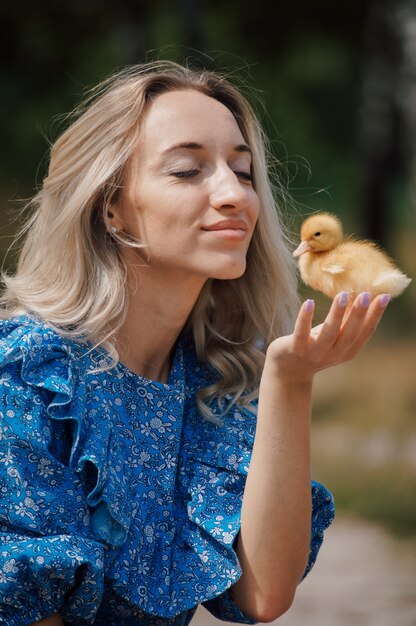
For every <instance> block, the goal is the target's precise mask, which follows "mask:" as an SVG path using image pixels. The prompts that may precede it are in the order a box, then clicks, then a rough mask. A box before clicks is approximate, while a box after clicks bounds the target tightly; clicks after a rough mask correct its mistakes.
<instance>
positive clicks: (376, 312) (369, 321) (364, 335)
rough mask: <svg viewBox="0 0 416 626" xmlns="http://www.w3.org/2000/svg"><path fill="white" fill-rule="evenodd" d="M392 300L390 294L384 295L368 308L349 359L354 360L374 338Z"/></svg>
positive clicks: (352, 345)
mask: <svg viewBox="0 0 416 626" xmlns="http://www.w3.org/2000/svg"><path fill="white" fill-rule="evenodd" d="M390 299H391V297H390V295H389V294H382V295H380V296H376V297H375V298H374V300H373V301H372V302H371V304H370V305H369V306H368V310H367V313H366V315H365V317H364V320H363V322H362V325H361V328H360V329H359V331H358V333H357V334H356V338H355V340H354V341H353V342H352V344H351V346H350V349H349V352H348V354H347V358H349V359H351V358H353V357H354V356H355V355H356V354H357V353H358V352H359V351H360V350H361V349H362V348H363V347H364V346H365V344H366V343H367V342H368V341H369V339H370V338H371V337H372V336H373V334H374V331H375V330H376V328H377V326H378V325H379V323H380V321H381V318H382V317H383V314H384V311H385V310H386V308H387V305H388V303H389V301H390Z"/></svg>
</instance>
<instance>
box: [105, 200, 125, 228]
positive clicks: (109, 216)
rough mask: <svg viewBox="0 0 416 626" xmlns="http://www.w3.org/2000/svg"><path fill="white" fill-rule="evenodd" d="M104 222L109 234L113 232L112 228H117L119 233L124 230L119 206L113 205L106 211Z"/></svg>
mask: <svg viewBox="0 0 416 626" xmlns="http://www.w3.org/2000/svg"><path fill="white" fill-rule="evenodd" d="M104 222H105V225H106V228H107V230H108V231H109V232H111V229H112V228H116V229H117V231H120V230H123V220H122V219H121V209H120V207H119V206H118V204H111V205H110V207H109V208H108V209H107V210H106V211H105V213H104Z"/></svg>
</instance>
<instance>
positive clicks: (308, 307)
mask: <svg viewBox="0 0 416 626" xmlns="http://www.w3.org/2000/svg"><path fill="white" fill-rule="evenodd" d="M314 306H315V302H314V301H313V300H306V302H305V311H306V312H307V313H311V311H313V307H314Z"/></svg>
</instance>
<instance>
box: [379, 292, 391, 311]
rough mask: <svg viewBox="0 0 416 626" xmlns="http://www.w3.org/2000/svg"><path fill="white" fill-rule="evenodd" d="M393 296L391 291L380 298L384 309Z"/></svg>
mask: <svg viewBox="0 0 416 626" xmlns="http://www.w3.org/2000/svg"><path fill="white" fill-rule="evenodd" d="M390 299H391V296H390V294H389V293H384V294H383V295H382V296H381V298H380V306H381V307H382V308H383V309H384V307H386V306H387V305H388V303H389V302H390Z"/></svg>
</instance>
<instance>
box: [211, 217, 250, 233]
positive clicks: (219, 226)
mask: <svg viewBox="0 0 416 626" xmlns="http://www.w3.org/2000/svg"><path fill="white" fill-rule="evenodd" d="M247 229H248V226H247V224H246V223H245V222H244V221H243V220H223V221H222V222H217V223H216V224H211V225H210V226H203V227H202V230H244V231H245V230H247Z"/></svg>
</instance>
